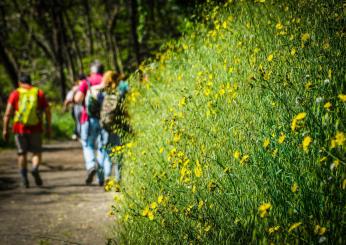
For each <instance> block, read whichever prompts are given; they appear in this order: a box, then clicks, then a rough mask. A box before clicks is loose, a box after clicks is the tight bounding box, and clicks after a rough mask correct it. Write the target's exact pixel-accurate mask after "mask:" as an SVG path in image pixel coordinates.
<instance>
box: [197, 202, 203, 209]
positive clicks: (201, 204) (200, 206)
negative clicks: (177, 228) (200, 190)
mask: <svg viewBox="0 0 346 245" xmlns="http://www.w3.org/2000/svg"><path fill="white" fill-rule="evenodd" d="M203 205H204V202H203V200H200V201H199V203H198V209H201V208H202V207H203Z"/></svg>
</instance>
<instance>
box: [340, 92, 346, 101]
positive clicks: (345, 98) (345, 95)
mask: <svg viewBox="0 0 346 245" xmlns="http://www.w3.org/2000/svg"><path fill="white" fill-rule="evenodd" d="M338 98H339V99H340V100H341V101H342V102H346V94H339V95H338Z"/></svg>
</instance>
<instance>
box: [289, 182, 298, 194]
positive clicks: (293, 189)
mask: <svg viewBox="0 0 346 245" xmlns="http://www.w3.org/2000/svg"><path fill="white" fill-rule="evenodd" d="M291 191H292V192H293V193H296V192H297V191H298V184H297V183H296V182H294V183H293V185H292V187H291Z"/></svg>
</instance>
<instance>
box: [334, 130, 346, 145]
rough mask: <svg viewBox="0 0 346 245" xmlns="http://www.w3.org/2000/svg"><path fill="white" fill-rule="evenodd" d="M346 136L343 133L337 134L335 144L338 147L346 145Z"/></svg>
mask: <svg viewBox="0 0 346 245" xmlns="http://www.w3.org/2000/svg"><path fill="white" fill-rule="evenodd" d="M345 140H346V138H345V134H344V133H343V132H336V135H335V143H336V144H337V145H338V146H343V145H344V143H345Z"/></svg>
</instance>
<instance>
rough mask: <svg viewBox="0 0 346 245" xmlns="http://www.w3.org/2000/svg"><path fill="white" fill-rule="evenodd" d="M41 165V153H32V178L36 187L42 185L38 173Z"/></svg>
mask: <svg viewBox="0 0 346 245" xmlns="http://www.w3.org/2000/svg"><path fill="white" fill-rule="evenodd" d="M40 164H41V153H33V155H32V171H31V173H32V176H33V177H34V179H35V183H36V185H37V186H41V185H42V184H43V182H42V179H41V176H40V173H39V171H38V167H39V166H40Z"/></svg>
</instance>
